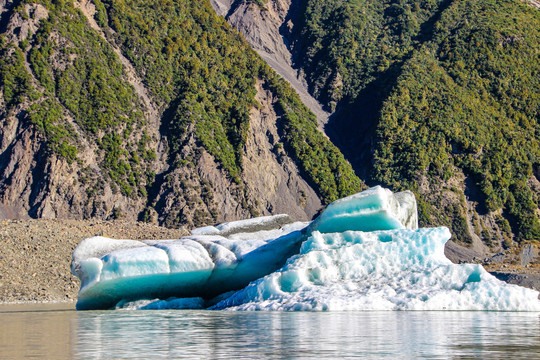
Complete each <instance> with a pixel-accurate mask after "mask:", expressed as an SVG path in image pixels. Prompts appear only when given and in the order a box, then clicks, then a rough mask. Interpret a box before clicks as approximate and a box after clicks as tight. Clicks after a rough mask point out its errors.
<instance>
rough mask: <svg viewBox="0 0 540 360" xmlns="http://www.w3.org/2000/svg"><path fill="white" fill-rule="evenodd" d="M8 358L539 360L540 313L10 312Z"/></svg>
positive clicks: (2, 320)
mask: <svg viewBox="0 0 540 360" xmlns="http://www.w3.org/2000/svg"><path fill="white" fill-rule="evenodd" d="M0 324H1V325H0V358H1V359H20V358H38V359H148V358H153V359H156V358H157V359H159V358H163V359H313V358H319V359H348V358H367V359H412V358H420V359H449V358H451V359H539V358H540V314H539V313H495V312H327V313H314V312H296V313H260V312H257V313H253V312H250V313H237V312H212V311H183V310H160V311H87V312H76V311H74V310H73V305H55V306H51V305H48V306H46V305H34V306H28V305H26V306H20V305H18V306H14V305H11V306H5V305H4V306H0Z"/></svg>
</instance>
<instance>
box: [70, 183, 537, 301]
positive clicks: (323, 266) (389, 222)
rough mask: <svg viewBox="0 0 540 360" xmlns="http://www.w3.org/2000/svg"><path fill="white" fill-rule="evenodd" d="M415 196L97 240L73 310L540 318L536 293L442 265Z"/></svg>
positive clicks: (79, 258)
mask: <svg viewBox="0 0 540 360" xmlns="http://www.w3.org/2000/svg"><path fill="white" fill-rule="evenodd" d="M450 237H451V234H450V232H449V230H448V229H447V228H444V227H441V228H421V229H419V228H418V218H417V211H416V200H415V198H414V194H413V193H412V192H408V191H407V192H402V193H397V194H393V193H392V192H391V191H390V190H388V189H384V188H382V187H379V186H377V187H374V188H370V189H368V190H366V191H364V192H361V193H359V194H355V195H351V196H349V197H346V198H343V199H340V200H337V201H335V202H333V203H332V204H330V205H328V207H327V208H326V209H325V210H324V211H323V212H322V213H321V215H320V216H319V217H318V218H316V219H315V220H314V221H312V222H307V223H303V222H291V219H290V218H289V217H288V216H286V215H276V216H267V217H261V218H255V219H250V220H241V221H236V222H230V223H226V224H221V225H218V226H215V227H205V228H200V229H195V230H193V231H192V235H190V236H186V237H183V238H181V239H173V240H146V241H142V242H139V241H133V240H114V239H108V238H104V237H93V238H88V239H85V240H83V241H82V242H81V243H80V244H79V245H78V246H77V248H76V249H75V250H74V252H73V260H72V272H73V273H74V274H75V275H76V276H77V277H78V278H79V279H80V280H81V289H80V291H79V295H78V301H77V309H79V310H89V309H109V308H127V309H133V308H135V309H160V308H171V309H184V308H196V309H202V308H209V309H214V310H282V311H296V310H308V311H324V310H504V311H540V301H539V300H538V295H539V294H538V292H536V291H534V290H531V289H526V288H522V287H519V286H516V285H509V284H506V283H504V282H502V281H500V280H498V279H496V278H495V277H493V276H492V275H490V274H489V273H487V272H486V271H485V270H484V268H483V267H482V266H481V265H477V264H459V265H457V264H453V263H452V262H450V260H448V259H447V258H446V257H445V256H444V244H445V243H446V242H447V241H448V240H449V239H450Z"/></svg>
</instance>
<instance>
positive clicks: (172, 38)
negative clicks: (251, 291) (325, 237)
mask: <svg viewBox="0 0 540 360" xmlns="http://www.w3.org/2000/svg"><path fill="white" fill-rule="evenodd" d="M183 3H185V4H168V6H169V8H159V9H154V8H152V7H147V6H146V5H148V4H147V3H144V2H141V3H140V4H132V7H130V8H128V7H124V5H123V4H116V3H113V2H107V1H88V0H81V1H74V2H70V1H67V2H64V3H62V4H52V3H51V2H49V1H1V2H0V7H1V9H2V13H1V19H0V33H1V35H0V41H1V42H0V44H1V48H0V52H1V60H0V104H1V106H0V129H1V131H0V217H2V218H27V217H32V218H69V219H87V218H102V219H113V218H125V219H127V220H134V219H140V220H144V221H148V222H153V223H160V224H164V225H167V226H171V227H177V226H181V225H186V226H194V225H197V226H198V225H204V224H212V223H216V222H223V221H228V220H234V219H239V218H246V217H250V216H256V215H268V214H276V213H288V214H290V215H292V216H293V217H294V218H296V219H298V220H306V219H310V218H311V217H312V216H313V215H314V214H315V213H316V212H317V211H319V209H320V208H321V207H322V203H323V202H328V201H329V200H332V199H333V198H336V197H337V196H338V195H341V194H345V193H346V192H349V193H350V192H352V191H354V190H359V189H360V188H361V185H360V182H359V181H358V180H357V179H356V180H354V179H353V182H354V183H355V184H356V185H353V186H352V187H351V188H349V189H348V188H347V187H348V186H349V185H347V183H346V181H347V180H342V179H339V178H337V177H334V176H333V175H332V171H331V170H330V167H334V166H340V167H341V168H343V169H344V172H343V174H345V175H346V174H347V172H349V173H351V174H352V172H351V170H350V166H349V165H348V164H347V163H346V162H345V160H344V159H343V157H342V156H341V154H339V152H338V151H337V149H335V148H334V147H333V146H332V145H331V144H330V143H329V141H328V140H327V139H325V138H324V137H323V136H322V134H320V133H319V134H318V135H317V134H316V132H317V130H316V121H315V120H314V119H312V116H313V115H310V114H309V111H308V110H307V109H305V107H303V105H301V103H300V101H299V99H298V98H297V96H296V94H294V93H293V92H292V91H291V90H290V88H289V87H288V85H287V84H286V83H284V82H282V81H281V80H279V78H278V77H277V75H275V73H273V72H272V70H270V69H269V68H268V67H266V65H264V63H263V62H262V61H261V60H260V59H259V58H258V57H257V56H256V55H255V53H254V52H252V51H251V49H249V47H248V46H247V44H246V43H245V42H243V40H242V39H241V38H240V37H239V36H238V35H236V33H235V32H234V31H233V30H232V29H231V28H230V27H229V26H228V25H227V24H226V23H225V22H222V21H221V20H220V19H219V18H218V17H217V15H216V14H215V13H214V12H213V11H212V9H211V8H210V6H209V4H208V3H206V2H204V3H203V6H200V5H197V4H195V5H197V6H195V5H194V4H192V2H189V1H188V2H183ZM219 4H220V6H222V7H223V8H224V9H227V8H228V7H229V6H230V4H229V3H228V2H226V1H221V2H219ZM167 11H168V13H167V16H168V19H166V20H167V21H168V26H169V30H168V33H166V34H162V33H159V31H157V32H156V29H159V28H160V27H162V26H163V24H162V23H160V22H161V21H163V16H164V15H163V14H164V12H167ZM125 16H129V18H125ZM142 17H144V18H145V20H146V21H145V22H141V19H142ZM186 17H187V18H189V21H186V20H185V18H186ZM130 21H132V22H130ZM156 26H157V27H156ZM139 32H142V33H144V34H146V35H147V37H143V36H140V33H139ZM173 33H176V34H175V35H173ZM182 34H183V35H182ZM213 41H217V42H216V43H212V42H213ZM218 43H219V44H221V45H216V44H218ZM218 47H221V50H219V49H218ZM213 51H219V52H218V53H215V54H214V55H210V56H209V52H213ZM239 53H241V54H243V55H242V56H238V54H239ZM216 57H218V58H219V59H216ZM215 60H218V61H219V63H215V62H214V61H215ZM223 64H225V65H223ZM248 67H249V68H250V70H247V68H248ZM202 89H205V90H202ZM292 114H294V116H293V115H292ZM306 137H307V138H306ZM308 138H309V139H311V140H309V139H308ZM304 139H306V140H304ZM315 139H317V140H315ZM305 141H311V143H312V145H310V146H309V147H308V148H303V147H302V146H303V145H302V143H305V144H306V142H305ZM319 147H321V149H320V150H317V149H319ZM310 151H318V154H319V155H318V156H322V158H320V159H319V161H315V163H314V164H311V163H309V162H308V156H307V155H306V154H309V152H310ZM336 156H337V157H336ZM315 160H316V159H315ZM325 164H326V165H325ZM325 166H327V167H328V168H326V167H325ZM347 166H349V170H347V169H346V167H347ZM345 178H347V176H345V177H344V178H343V179H345ZM351 179H352V178H351ZM347 189H348V190H347Z"/></svg>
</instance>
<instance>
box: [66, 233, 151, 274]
mask: <svg viewBox="0 0 540 360" xmlns="http://www.w3.org/2000/svg"><path fill="white" fill-rule="evenodd" d="M143 246H145V244H143V243H141V242H140V241H136V240H116V239H110V238H107V237H104V236H94V237H91V238H87V239H84V240H83V241H81V242H80V243H79V245H77V247H76V248H75V250H73V254H72V261H71V272H72V273H73V275H76V276H77V277H79V278H81V276H84V274H82V273H81V271H80V269H79V267H80V266H79V263H80V262H81V261H82V260H86V259H91V258H101V257H102V256H104V255H106V254H108V253H110V252H113V251H115V250H121V249H130V248H137V247H143Z"/></svg>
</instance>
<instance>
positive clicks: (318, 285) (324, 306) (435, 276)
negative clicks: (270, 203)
mask: <svg viewBox="0 0 540 360" xmlns="http://www.w3.org/2000/svg"><path fill="white" fill-rule="evenodd" d="M449 238H450V232H449V231H448V229H447V228H434V229H418V230H389V231H374V232H360V231H347V232H343V233H331V234H321V233H319V232H314V233H313V235H312V236H311V237H310V238H309V239H308V240H307V241H305V242H304V243H303V244H302V248H301V251H300V254H299V255H297V256H294V257H292V258H290V259H289V261H288V262H287V264H286V265H285V266H284V267H283V268H282V269H280V270H279V271H276V272H274V273H272V274H270V275H267V276H265V277H263V278H261V279H259V280H257V281H256V282H253V283H251V284H250V285H249V286H247V287H246V288H245V289H243V290H241V291H238V292H237V293H235V294H234V295H232V296H231V297H229V298H228V299H226V300H223V301H221V302H220V303H218V304H217V305H216V306H215V307H214V309H229V310H288V311H290V310H499V311H500V310H503V311H540V301H539V300H538V292H537V291H534V290H530V289H526V288H522V287H519V286H515V285H509V284H506V283H504V282H502V281H499V280H497V279H496V278H495V277H494V276H492V275H490V274H489V273H487V272H486V271H485V270H484V268H483V267H482V266H481V265H477V264H463V265H456V264H453V263H451V262H450V260H448V259H447V258H446V257H445V256H444V244H445V242H446V241H447V240H448V239H449Z"/></svg>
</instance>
